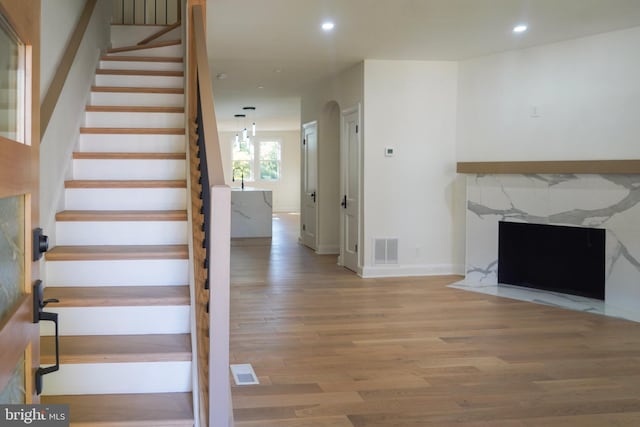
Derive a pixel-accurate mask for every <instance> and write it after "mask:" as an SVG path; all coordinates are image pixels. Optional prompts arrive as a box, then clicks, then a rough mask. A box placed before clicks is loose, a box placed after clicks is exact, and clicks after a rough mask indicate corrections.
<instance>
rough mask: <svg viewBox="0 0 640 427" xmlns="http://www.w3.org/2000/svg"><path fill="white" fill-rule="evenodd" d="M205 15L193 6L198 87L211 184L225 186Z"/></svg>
mask: <svg viewBox="0 0 640 427" xmlns="http://www.w3.org/2000/svg"><path fill="white" fill-rule="evenodd" d="M204 27H205V23H204V15H203V13H202V6H200V5H196V6H193V30H194V33H195V45H196V63H197V69H198V85H199V87H200V102H201V105H202V117H203V120H202V121H203V126H204V134H205V138H206V143H207V165H208V166H209V184H210V185H211V186H215V185H225V182H224V172H223V169H222V155H221V153H220V141H219V139H218V125H217V122H216V112H215V109H214V107H213V105H214V104H213V85H212V83H211V73H210V71H209V57H208V55H207V44H206V36H205V32H204Z"/></svg>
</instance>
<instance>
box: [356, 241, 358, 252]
mask: <svg viewBox="0 0 640 427" xmlns="http://www.w3.org/2000/svg"><path fill="white" fill-rule="evenodd" d="M356 253H358V244H357V243H356Z"/></svg>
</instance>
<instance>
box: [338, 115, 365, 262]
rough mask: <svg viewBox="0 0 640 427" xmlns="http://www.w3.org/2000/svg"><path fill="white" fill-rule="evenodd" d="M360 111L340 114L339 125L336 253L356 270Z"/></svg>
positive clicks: (358, 228)
mask: <svg viewBox="0 0 640 427" xmlns="http://www.w3.org/2000/svg"><path fill="white" fill-rule="evenodd" d="M359 128H360V114H359V111H358V110H357V109H356V110H352V111H348V112H346V113H343V126H342V156H341V157H342V161H341V163H342V171H341V175H342V180H341V182H342V200H341V201H340V206H341V220H340V224H341V233H340V236H341V238H340V256H341V260H342V265H343V266H345V267H346V268H348V269H349V270H352V271H357V270H358V243H359V240H360V231H359V230H360V227H359V217H360V214H359V212H360V134H359V131H360V129H359Z"/></svg>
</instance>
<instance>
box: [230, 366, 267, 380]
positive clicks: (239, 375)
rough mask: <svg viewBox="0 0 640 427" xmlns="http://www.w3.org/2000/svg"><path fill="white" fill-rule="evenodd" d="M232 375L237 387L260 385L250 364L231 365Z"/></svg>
mask: <svg viewBox="0 0 640 427" xmlns="http://www.w3.org/2000/svg"><path fill="white" fill-rule="evenodd" d="M231 374H233V380H234V381H235V382H236V385H253V384H260V382H259V381H258V377H257V376H256V373H255V371H254V370H253V366H251V364H250V363H245V364H242V365H231Z"/></svg>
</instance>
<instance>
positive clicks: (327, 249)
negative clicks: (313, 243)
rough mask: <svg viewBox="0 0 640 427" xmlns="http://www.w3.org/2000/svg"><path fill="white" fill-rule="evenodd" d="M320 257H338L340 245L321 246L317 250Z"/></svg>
mask: <svg viewBox="0 0 640 427" xmlns="http://www.w3.org/2000/svg"><path fill="white" fill-rule="evenodd" d="M316 253H317V254H318V255H338V254H339V253H340V246H338V245H319V246H318V247H317V249H316Z"/></svg>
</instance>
